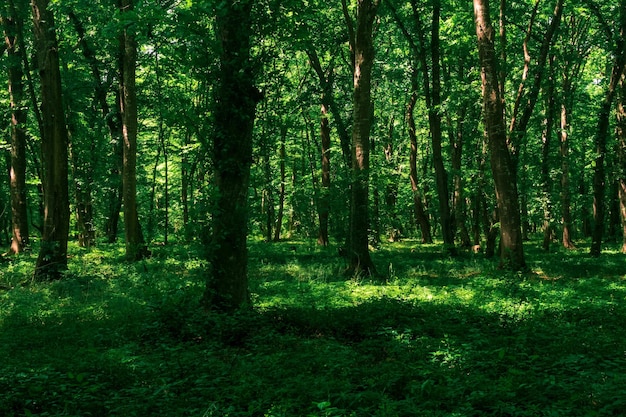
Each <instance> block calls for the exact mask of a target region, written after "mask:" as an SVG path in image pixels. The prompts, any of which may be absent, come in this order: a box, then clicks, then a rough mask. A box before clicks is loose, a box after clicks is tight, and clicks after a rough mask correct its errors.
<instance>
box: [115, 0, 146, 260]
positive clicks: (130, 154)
mask: <svg viewBox="0 0 626 417" xmlns="http://www.w3.org/2000/svg"><path fill="white" fill-rule="evenodd" d="M120 10H121V12H122V13H129V12H131V11H132V10H133V0H121V2H120ZM133 25H134V23H132V22H131V23H129V24H127V25H126V27H124V30H123V33H122V36H121V40H120V67H121V68H120V113H121V114H122V135H123V162H122V164H123V169H122V194H123V196H122V199H123V204H124V235H125V241H126V259H128V260H130V261H137V260H140V259H143V258H145V257H146V256H148V255H149V252H148V249H147V246H146V244H145V242H144V238H143V233H142V231H141V225H140V224H139V214H138V212H137V173H136V170H137V89H136V85H135V81H136V80H135V65H136V61H137V42H136V40H135V35H134V26H133Z"/></svg>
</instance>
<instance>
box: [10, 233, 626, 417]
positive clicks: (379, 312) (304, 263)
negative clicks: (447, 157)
mask: <svg viewBox="0 0 626 417" xmlns="http://www.w3.org/2000/svg"><path fill="white" fill-rule="evenodd" d="M250 246H251V254H250V287H251V294H252V298H253V301H254V308H253V309H252V310H251V311H247V312H241V313H239V314H237V315H235V316H225V315H220V314H216V313H211V312H206V311H205V310H203V309H202V308H201V307H200V305H199V302H200V297H201V295H202V290H203V285H204V275H203V274H204V271H205V270H206V264H205V262H204V261H203V260H202V257H201V251H200V250H198V249H197V248H193V247H186V246H182V245H174V246H168V247H159V248H155V250H154V256H153V257H152V258H151V259H148V260H146V261H142V262H139V263H125V262H124V261H123V252H122V248H120V247H118V246H107V245H101V246H99V247H97V248H95V249H92V250H91V251H84V250H81V249H79V248H76V247H72V248H71V252H72V253H71V257H70V261H69V266H70V268H69V271H68V272H67V274H66V276H65V277H64V279H63V280H60V281H57V282H51V283H34V282H31V280H30V276H31V273H32V268H33V265H34V261H35V256H34V255H22V256H19V257H16V258H13V259H12V260H11V261H10V262H8V263H4V264H2V265H0V288H1V289H0V355H1V357H3V358H4V360H3V362H2V365H0V415H2V416H9V417H11V416H151V415H158V416H198V417H208V416H232V417H235V416H259V417H260V416H267V417H270V416H271V417H278V416H326V417H331V416H333V417H340V416H381V417H383V416H384V417H389V416H609V415H622V413H623V411H624V410H626V337H625V336H626V332H625V330H624V323H625V322H626V303H625V299H626V263H625V262H624V256H623V255H621V254H618V253H617V252H607V253H605V254H603V255H602V257H601V258H599V259H592V258H590V257H588V256H587V254H586V251H584V249H581V250H580V251H573V252H572V251H570V252H565V251H560V250H557V251H555V252H552V253H549V254H545V253H542V252H540V251H539V250H537V249H535V247H537V246H538V245H534V244H533V243H529V244H528V245H527V256H528V259H530V260H531V264H530V271H529V272H527V273H522V274H519V273H511V272H505V271H500V270H498V269H497V263H496V261H490V260H485V259H484V258H482V256H480V255H473V254H469V253H467V254H461V255H459V256H458V257H455V258H450V257H449V256H448V255H447V254H446V253H445V252H443V251H441V250H440V249H439V247H438V246H432V245H419V244H417V243H416V242H411V241H406V242H403V243H396V244H390V245H385V246H383V247H382V248H381V249H379V250H377V251H376V252H374V253H373V258H374V261H375V263H376V264H377V267H378V268H379V272H381V274H382V278H379V279H376V280H368V279H364V278H362V277H348V278H346V277H345V276H344V275H343V269H344V267H345V265H344V263H343V261H342V260H341V259H340V258H339V257H337V256H336V249H323V248H317V247H315V246H313V245H311V244H309V243H304V242H283V243H279V244H265V243H262V242H251V245H250Z"/></svg>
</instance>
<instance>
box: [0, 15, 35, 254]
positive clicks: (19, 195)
mask: <svg viewBox="0 0 626 417" xmlns="http://www.w3.org/2000/svg"><path fill="white" fill-rule="evenodd" d="M11 5H12V4H11ZM10 13H11V14H12V16H9V14H8V13H7V16H0V23H1V24H2V26H3V28H4V39H5V44H6V51H7V54H8V79H9V95H10V100H11V161H10V168H9V187H10V196H11V231H12V235H13V236H12V240H11V247H10V252H11V253H20V252H22V251H24V249H25V248H26V247H27V246H28V244H29V230H28V214H27V201H26V140H27V136H26V122H27V118H28V113H27V110H26V109H27V105H26V103H25V101H26V94H25V91H24V81H23V76H24V74H23V69H22V58H21V56H22V51H21V50H20V48H21V46H20V45H21V42H19V40H18V36H19V31H18V26H17V22H16V20H17V19H21V17H19V16H17V13H16V10H15V8H14V7H10Z"/></svg>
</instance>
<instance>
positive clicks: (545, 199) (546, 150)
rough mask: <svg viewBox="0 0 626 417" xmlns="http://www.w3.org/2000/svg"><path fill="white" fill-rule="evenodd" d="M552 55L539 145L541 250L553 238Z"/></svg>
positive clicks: (553, 107) (548, 245)
mask: <svg viewBox="0 0 626 417" xmlns="http://www.w3.org/2000/svg"><path fill="white" fill-rule="evenodd" d="M553 63H554V56H553V57H551V59H550V76H549V77H548V86H547V94H546V95H547V97H546V120H545V128H544V131H543V137H542V147H541V188H542V198H541V200H542V206H543V245H542V247H543V250H544V251H546V252H547V251H549V250H550V243H552V238H553V234H554V233H553V227H552V193H551V190H552V181H551V178H550V166H551V164H550V150H551V146H552V130H553V123H554V113H555V101H554V93H555V92H554V71H553V69H554V65H553Z"/></svg>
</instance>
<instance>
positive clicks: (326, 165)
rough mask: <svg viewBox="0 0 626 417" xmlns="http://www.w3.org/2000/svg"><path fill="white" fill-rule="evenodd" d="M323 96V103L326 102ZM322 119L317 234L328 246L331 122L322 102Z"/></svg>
mask: <svg viewBox="0 0 626 417" xmlns="http://www.w3.org/2000/svg"><path fill="white" fill-rule="evenodd" d="M324 101H325V100H324V99H323V98H322V103H324ZM321 114H322V116H321V120H320V140H321V144H322V158H321V162H322V188H321V190H320V196H319V198H318V202H317V206H318V208H317V212H318V217H319V222H320V227H319V233H318V235H317V243H318V245H322V246H328V243H329V242H328V217H329V214H330V123H329V121H328V108H327V107H326V106H325V105H324V104H322V107H321Z"/></svg>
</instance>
